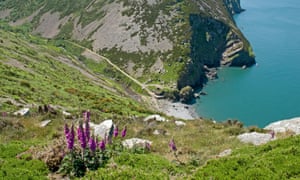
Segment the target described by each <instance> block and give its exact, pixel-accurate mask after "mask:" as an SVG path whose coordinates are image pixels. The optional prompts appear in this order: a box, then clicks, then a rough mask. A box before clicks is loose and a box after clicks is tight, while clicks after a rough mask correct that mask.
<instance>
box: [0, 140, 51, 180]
mask: <svg viewBox="0 0 300 180" xmlns="http://www.w3.org/2000/svg"><path fill="white" fill-rule="evenodd" d="M30 145H31V144H30V143H24V142H20V141H14V142H10V143H9V144H2V142H1V144H0V152H1V153H0V177H1V178H4V179H35V180H39V179H47V175H48V173H49V170H48V169H47V166H46V165H45V164H44V163H43V162H42V161H40V160H36V159H31V158H30V155H29V154H24V155H22V156H20V157H16V156H17V155H18V154H20V153H22V152H24V151H25V150H27V149H28V148H29V147H30Z"/></svg>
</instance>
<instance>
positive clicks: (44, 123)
mask: <svg viewBox="0 0 300 180" xmlns="http://www.w3.org/2000/svg"><path fill="white" fill-rule="evenodd" d="M50 122H51V120H45V121H42V122H41V123H40V127H46V126H47V125H48V124H49V123H50Z"/></svg>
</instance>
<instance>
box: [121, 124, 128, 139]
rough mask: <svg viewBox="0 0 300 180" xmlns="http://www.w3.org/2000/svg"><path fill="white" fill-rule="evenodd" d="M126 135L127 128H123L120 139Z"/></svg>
mask: <svg viewBox="0 0 300 180" xmlns="http://www.w3.org/2000/svg"><path fill="white" fill-rule="evenodd" d="M126 133H127V127H126V126H125V127H124V129H123V130H122V133H121V136H122V138H124V137H125V136H126Z"/></svg>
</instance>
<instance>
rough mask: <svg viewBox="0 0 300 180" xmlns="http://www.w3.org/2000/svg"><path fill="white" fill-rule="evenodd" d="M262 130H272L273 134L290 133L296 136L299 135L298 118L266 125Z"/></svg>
mask: <svg viewBox="0 0 300 180" xmlns="http://www.w3.org/2000/svg"><path fill="white" fill-rule="evenodd" d="M264 129H266V130H273V131H274V132H275V133H286V132H287V131H292V132H294V133H295V134H297V135H298V134H300V117H297V118H292V119H287V120H282V121H277V122H274V123H271V124H269V125H267V126H266V127H265V128H264Z"/></svg>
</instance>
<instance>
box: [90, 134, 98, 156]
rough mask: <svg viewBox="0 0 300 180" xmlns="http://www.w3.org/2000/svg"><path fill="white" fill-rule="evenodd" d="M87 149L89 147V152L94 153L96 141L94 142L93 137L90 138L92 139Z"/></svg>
mask: <svg viewBox="0 0 300 180" xmlns="http://www.w3.org/2000/svg"><path fill="white" fill-rule="evenodd" d="M89 147H90V150H91V151H92V152H95V151H96V147H97V144H96V141H95V138H94V136H92V137H91V138H90V139H89Z"/></svg>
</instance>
